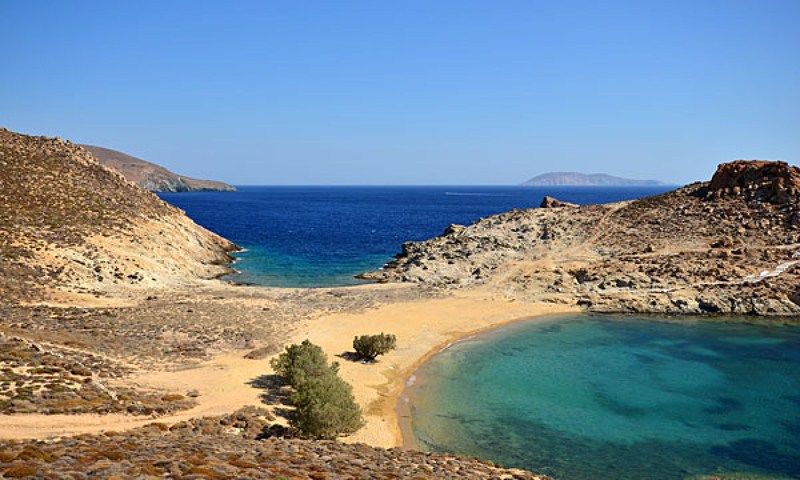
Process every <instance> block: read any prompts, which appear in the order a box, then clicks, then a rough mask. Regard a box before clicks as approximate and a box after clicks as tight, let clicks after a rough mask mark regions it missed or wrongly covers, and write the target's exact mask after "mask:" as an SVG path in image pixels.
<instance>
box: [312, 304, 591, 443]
mask: <svg viewBox="0 0 800 480" xmlns="http://www.w3.org/2000/svg"><path fill="white" fill-rule="evenodd" d="M575 311H578V309H577V308H575V307H573V306H569V305H558V304H545V303H523V302H517V301H509V300H505V299H501V298H496V297H494V298H493V297H491V296H489V295H488V294H483V293H481V292H470V293H467V292H461V293H458V294H455V295H453V296H451V297H448V298H442V299H430V300H421V301H417V302H411V303H396V304H389V305H384V306H381V307H379V308H378V309H375V310H370V311H366V312H361V313H357V314H337V315H332V316H329V317H323V318H320V319H319V320H318V321H316V322H313V323H312V324H311V325H310V328H309V330H308V332H307V338H309V339H310V340H311V341H312V342H314V343H317V344H319V345H321V346H322V347H323V348H324V349H325V351H326V352H328V354H329V356H332V358H334V359H337V358H336V357H335V356H336V355H341V354H342V353H344V352H348V351H351V350H352V341H353V337H354V336H355V335H359V334H366V333H380V332H386V333H393V334H395V335H397V342H398V348H397V350H395V351H393V352H391V353H389V354H387V355H386V356H384V357H379V359H378V362H377V363H375V364H363V363H360V362H353V361H348V360H345V359H341V358H338V359H337V360H338V361H339V362H340V363H341V374H342V377H343V378H344V379H345V380H347V381H348V382H349V383H350V384H351V385H353V390H354V393H355V396H356V399H357V401H358V403H359V404H360V405H361V406H362V407H363V408H364V413H365V419H366V422H367V424H366V426H365V427H364V428H362V429H361V430H359V431H358V432H357V433H356V434H355V435H353V436H351V437H347V438H345V439H344V441H347V442H363V443H366V444H368V445H372V446H379V447H386V448H389V447H398V446H403V434H402V431H401V429H400V419H399V418H398V412H397V404H398V400H399V399H400V395H401V394H402V392H403V388H404V386H405V384H406V381H407V379H408V378H409V377H410V376H411V375H412V374H413V372H414V371H415V370H416V369H417V368H418V367H419V366H420V365H421V364H422V363H423V362H424V361H425V360H426V359H428V358H429V357H430V356H432V355H435V354H436V353H437V352H439V351H440V350H441V349H442V348H444V347H446V346H447V345H449V344H450V343H452V342H455V341H457V340H458V339H459V338H463V337H466V336H469V335H473V334H475V333H478V332H481V331H485V330H488V329H491V328H496V327H498V326H501V325H505V324H508V323H512V322H515V321H519V320H525V319H530V318H531V317H535V316H544V315H550V314H557V313H568V312H575ZM300 337H302V335H301V336H299V337H298V338H297V340H298V341H299V340H302V338H300Z"/></svg>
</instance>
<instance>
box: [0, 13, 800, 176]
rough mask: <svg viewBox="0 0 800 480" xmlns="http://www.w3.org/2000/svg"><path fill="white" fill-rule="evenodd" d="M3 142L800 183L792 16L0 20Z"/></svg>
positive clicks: (306, 170)
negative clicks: (777, 167)
mask: <svg viewBox="0 0 800 480" xmlns="http://www.w3.org/2000/svg"><path fill="white" fill-rule="evenodd" d="M0 42H2V45H3V48H2V49H0V65H2V75H0V86H1V87H2V88H0V125H4V126H6V127H8V128H11V129H12V130H17V131H22V132H25V133H33V134H47V135H58V136H62V137H65V138H69V139H71V140H73V141H76V142H83V143H93V144H97V145H102V146H107V147H110V148H115V149H118V150H122V151H124V152H127V153H130V154H133V155H136V156H139V157H142V158H144V159H147V160H151V161H154V162H157V163H160V164H162V165H164V166H167V167H168V168H171V169H173V170H175V171H178V172H180V173H183V174H186V175H193V176H199V177H206V178H216V179H222V180H227V181H229V182H232V183H236V184H514V183H518V182H521V181H523V180H525V179H527V178H529V177H531V176H534V175H536V174H539V173H542V172H545V171H552V170H576V171H584V172H587V173H591V172H608V173H611V174H617V175H622V176H629V177H634V178H657V179H663V180H666V181H670V182H686V181H691V180H699V179H704V178H707V177H708V176H709V175H710V174H711V173H712V172H713V170H714V168H715V166H716V164H717V163H720V162H723V161H728V160H732V159H736V158H767V159H783V160H787V161H790V162H792V163H798V162H800V1H797V0H787V1H769V0H761V1H731V0H727V1H664V2H655V1H636V2H595V1H585V2H578V1H574V2H569V1H565V2H561V1H559V2H537V1H532V0H531V1H520V2H514V1H500V2H496V1H486V2H469V1H455V2H447V1H437V2H430V1H425V2H374V1H365V2H323V1H317V2H302V1H288V2H261V1H258V2H248V1H239V2H199V1H191V2H189V1H187V2H182V1H169V2H161V1H159V2H149V1H136V2H133V1H130V2H90V1H81V2H57V1H54V2H28V1H15V2H12V1H9V0H0Z"/></svg>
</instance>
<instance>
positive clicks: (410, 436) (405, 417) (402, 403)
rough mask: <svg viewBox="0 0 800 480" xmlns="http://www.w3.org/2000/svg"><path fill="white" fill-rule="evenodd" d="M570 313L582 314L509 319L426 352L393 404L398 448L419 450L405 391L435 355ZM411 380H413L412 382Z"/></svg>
mask: <svg viewBox="0 0 800 480" xmlns="http://www.w3.org/2000/svg"><path fill="white" fill-rule="evenodd" d="M570 313H575V314H578V313H582V310H580V309H570V310H566V311H563V312H553V313H542V314H538V315H532V316H529V317H521V318H514V319H510V320H508V321H506V322H502V323H499V324H494V325H489V326H486V327H482V328H478V329H476V330H473V331H471V332H466V333H465V334H463V335H459V336H457V337H454V338H452V339H450V340H448V341H446V342H443V343H442V344H440V345H437V346H436V347H435V348H433V349H432V350H431V351H430V352H428V353H427V354H426V355H424V356H423V357H421V358H419V359H418V360H417V361H416V362H415V363H414V365H413V367H412V368H411V369H410V372H409V373H408V374H407V375H406V376H405V377H404V378H405V381H404V382H403V386H402V389H401V391H400V393H399V394H398V396H397V400H396V402H395V414H396V417H397V428H398V429H399V431H400V438H401V443H400V445H399V446H400V447H402V448H404V449H407V450H420V448H419V443H418V442H417V441H416V437H415V435H414V430H413V427H412V424H411V411H410V406H411V402H410V401H409V397H408V395H407V391H408V390H409V389H411V388H413V387H414V385H416V384H417V383H416V382H417V378H418V377H417V372H418V371H419V369H420V368H421V367H422V366H423V365H424V364H425V363H427V362H428V361H430V360H431V359H432V358H433V357H435V356H436V355H439V354H440V353H442V352H444V351H445V350H447V349H448V348H450V347H452V346H454V345H457V344H459V343H461V342H464V341H467V340H470V339H472V338H475V337H478V336H482V335H484V334H487V333H490V332H495V331H498V330H502V329H504V328H507V327H510V326H512V325H516V324H519V323H523V322H539V321H546V320H551V319H553V318H556V317H561V316H564V315H568V314H570ZM412 379H413V380H412Z"/></svg>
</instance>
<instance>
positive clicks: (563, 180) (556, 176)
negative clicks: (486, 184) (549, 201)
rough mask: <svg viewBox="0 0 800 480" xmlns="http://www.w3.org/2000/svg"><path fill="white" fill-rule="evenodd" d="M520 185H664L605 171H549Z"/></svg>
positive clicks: (654, 181) (655, 181) (656, 181)
mask: <svg viewBox="0 0 800 480" xmlns="http://www.w3.org/2000/svg"><path fill="white" fill-rule="evenodd" d="M522 185H524V186H528V187H540V186H541V187H549V186H556V185H558V186H607V187H612V186H614V187H620V186H623V187H633V186H655V185H664V183H662V182H659V181H658V180H633V179H630V178H622V177H615V176H613V175H608V174H605V173H591V174H586V173H578V172H550V173H543V174H541V175H537V176H535V177H533V178H531V179H530V180H528V181H526V182H523V183H522Z"/></svg>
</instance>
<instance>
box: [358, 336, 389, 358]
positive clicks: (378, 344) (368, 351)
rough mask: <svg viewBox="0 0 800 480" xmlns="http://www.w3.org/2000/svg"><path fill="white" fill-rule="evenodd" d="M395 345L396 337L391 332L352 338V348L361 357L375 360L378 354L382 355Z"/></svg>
mask: <svg viewBox="0 0 800 480" xmlns="http://www.w3.org/2000/svg"><path fill="white" fill-rule="evenodd" d="M396 347H397V337H395V336H394V335H391V334H386V333H380V334H378V335H361V336H360V337H355V338H354V339H353V348H354V349H355V351H356V353H358V355H359V356H361V358H363V359H365V360H369V361H371V362H372V361H375V359H376V358H377V357H378V355H384V354H385V353H387V352H389V351H390V350H394V349H395V348H396Z"/></svg>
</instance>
